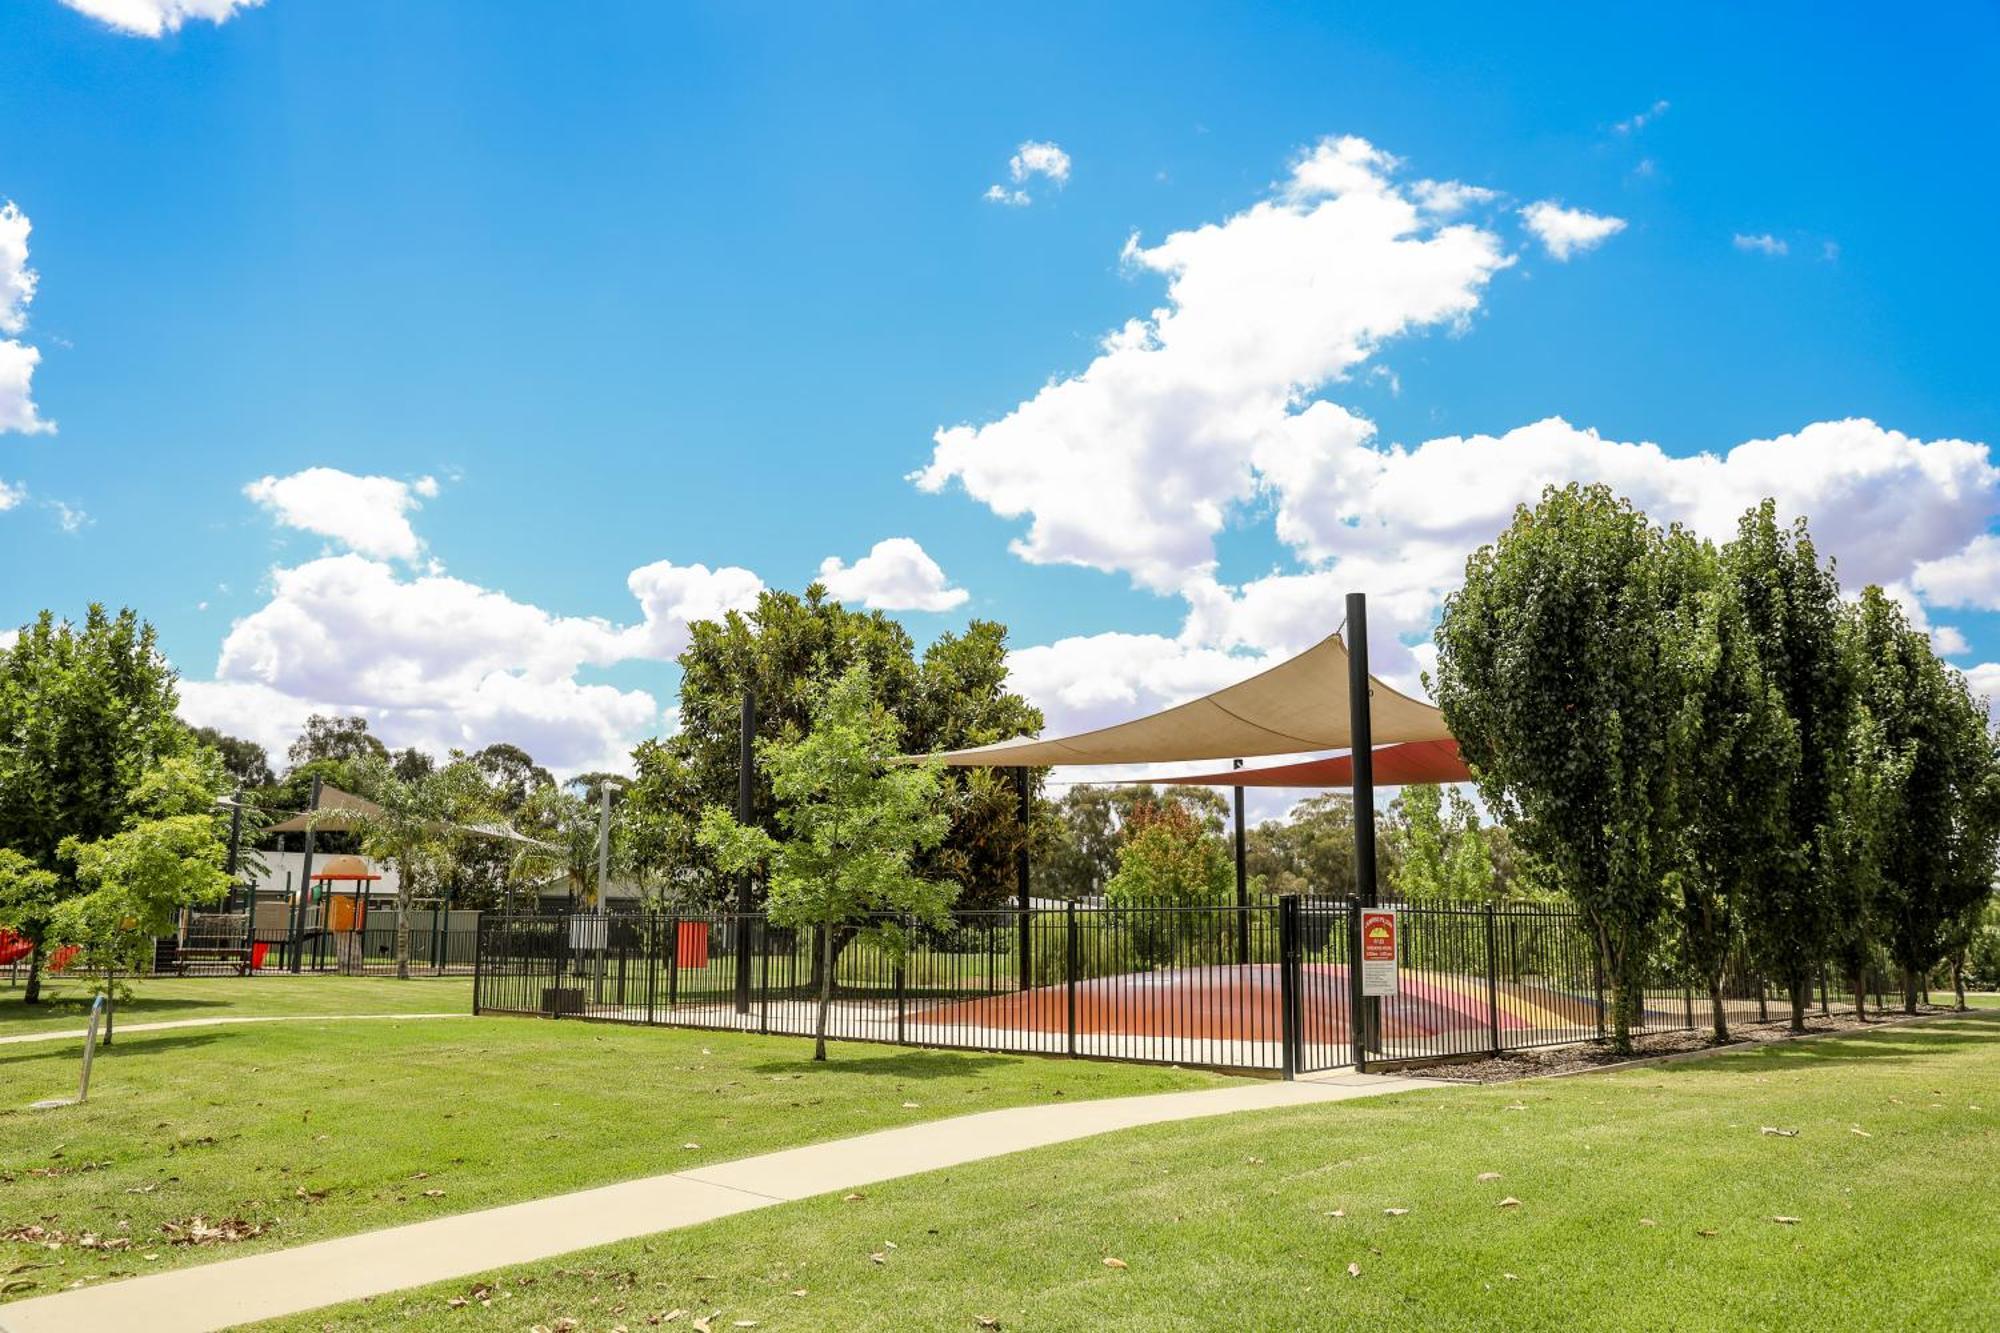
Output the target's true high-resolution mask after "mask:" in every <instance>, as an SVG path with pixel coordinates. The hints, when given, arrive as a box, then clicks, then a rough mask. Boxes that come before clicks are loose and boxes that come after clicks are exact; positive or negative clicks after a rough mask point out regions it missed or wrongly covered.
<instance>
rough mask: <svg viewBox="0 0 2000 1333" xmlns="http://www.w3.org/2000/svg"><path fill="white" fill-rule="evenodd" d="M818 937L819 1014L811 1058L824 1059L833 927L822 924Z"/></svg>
mask: <svg viewBox="0 0 2000 1333" xmlns="http://www.w3.org/2000/svg"><path fill="white" fill-rule="evenodd" d="M819 938H820V946H819V947H820V959H819V961H820V971H819V1016H818V1018H817V1019H816V1020H815V1021H814V1023H813V1059H815V1060H824V1059H826V1016H827V1013H828V1011H829V1010H831V1009H832V1008H833V927H832V926H822V927H821V928H820V932H819Z"/></svg>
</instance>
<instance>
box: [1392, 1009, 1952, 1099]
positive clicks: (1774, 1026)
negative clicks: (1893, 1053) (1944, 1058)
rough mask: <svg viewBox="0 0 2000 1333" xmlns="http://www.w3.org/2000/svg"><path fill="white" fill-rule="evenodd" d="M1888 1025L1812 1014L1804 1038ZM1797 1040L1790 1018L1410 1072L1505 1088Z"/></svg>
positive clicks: (1582, 1044) (1516, 1053) (1840, 1014)
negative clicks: (1616, 1046)
mask: <svg viewBox="0 0 2000 1333" xmlns="http://www.w3.org/2000/svg"><path fill="white" fill-rule="evenodd" d="M1957 1012H1959V1011H1958V1010H1957V1009H1955V1008H1953V1007H1951V1006H1949V1005H1940V1004H1926V1005H1919V1006H1918V1007H1917V1013H1918V1015H1919V1016H1925V1015H1931V1014H1953V1013H1957ZM1889 1017H1890V1018H1902V1017H1906V1015H1904V1014H1903V1013H1902V1011H1901V1010H1900V1009H1897V1010H1895V1011H1893V1012H1892V1013H1891V1014H1890V1015H1889ZM1884 1021H1885V1020H1883V1019H1877V1018H1872V1017H1871V1018H1870V1019H1869V1020H1868V1021H1867V1022H1862V1021H1861V1020H1859V1019H1857V1018H1855V1016H1854V1011H1853V1010H1851V1009H1850V1010H1847V1011H1846V1012H1839V1011H1836V1012H1835V1013H1833V1014H1832V1015H1826V1014H1820V1013H1809V1014H1807V1015H1806V1031H1805V1035H1806V1036H1808V1037H1823V1036H1830V1035H1832V1034H1834V1033H1840V1032H1872V1031H1874V1030H1875V1029H1876V1028H1879V1027H1881V1026H1883V1023H1884ZM1793 1035H1794V1034H1793V1032H1792V1025H1791V1018H1790V1016H1789V1015H1787V1016H1786V1017H1783V1018H1778V1019H1774V1020H1773V1021H1772V1022H1769V1023H1739V1024H1735V1025H1732V1026H1731V1027H1730V1029H1729V1041H1727V1042H1725V1043H1718V1042H1717V1041H1716V1040H1715V1038H1714V1036H1713V1035H1712V1034H1711V1033H1710V1032H1709V1031H1708V1030H1707V1029H1703V1030H1701V1031H1698V1032H1657V1033H1648V1034H1646V1035H1643V1036H1638V1037H1634V1038H1633V1039H1632V1053H1631V1054H1630V1055H1619V1054H1618V1053H1617V1052H1616V1051H1613V1050H1612V1049H1611V1043H1610V1042H1608V1041H1602V1042H1599V1041H1588V1042H1580V1043H1578V1044H1576V1045H1573V1046H1545V1047H1540V1048H1538V1049H1535V1050H1529V1051H1509V1052H1507V1053H1506V1054H1504V1055H1500V1056H1489V1057H1486V1058H1484V1059H1479V1060H1463V1061H1455V1062H1451V1063H1446V1064H1436V1065H1428V1066H1424V1067H1421V1068H1411V1069H1409V1070H1408V1071H1407V1072H1409V1073H1412V1074H1421V1075H1422V1076H1423V1077H1425V1078H1436V1079H1445V1080H1448V1081H1450V1082H1453V1083H1507V1082H1511V1081H1513V1080H1515V1079H1522V1078H1542V1077H1546V1076H1548V1075H1550V1074H1572V1073H1577V1072H1580V1071H1582V1070H1585V1069H1604V1068H1609V1067H1611V1066H1614V1065H1623V1064H1630V1063H1632V1062H1633V1061H1635V1060H1647V1059H1652V1058H1654V1057H1656V1056H1661V1055H1679V1054H1682V1053H1683V1052H1687V1051H1704V1050H1710V1049H1713V1048H1714V1047H1716V1046H1717V1045H1718V1044H1720V1045H1729V1046H1733V1045H1737V1044H1739V1043H1743V1042H1766V1041H1785V1040H1788V1039H1790V1038H1791V1037H1792V1036H1793Z"/></svg>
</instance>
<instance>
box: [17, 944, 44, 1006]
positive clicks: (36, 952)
mask: <svg viewBox="0 0 2000 1333" xmlns="http://www.w3.org/2000/svg"><path fill="white" fill-rule="evenodd" d="M41 1002H42V942H41V941H40V940H30V941H28V989H27V990H25V991H23V992H22V993H21V1003H22V1004H40V1003H41Z"/></svg>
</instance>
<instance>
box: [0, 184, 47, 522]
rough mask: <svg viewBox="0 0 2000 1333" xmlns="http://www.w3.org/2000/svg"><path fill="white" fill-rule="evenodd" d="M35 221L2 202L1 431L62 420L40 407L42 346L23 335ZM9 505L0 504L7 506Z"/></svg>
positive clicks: (30, 295) (30, 431)
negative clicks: (38, 378)
mask: <svg viewBox="0 0 2000 1333" xmlns="http://www.w3.org/2000/svg"><path fill="white" fill-rule="evenodd" d="M33 230H34V224H33V223H31V222H30V221H29V220H28V215H27V214H26V213H23V212H22V211H21V210H20V209H19V208H18V207H17V206H16V205H14V204H13V203H12V202H11V201H10V202H8V203H5V204H0V334H6V335H8V336H6V337H4V338H0V435H4V434H6V433H7V432H9V431H13V432H15V433H18V434H22V435H44V434H53V433H54V431H55V428H56V424H55V422H53V421H44V420H43V419H42V418H41V416H40V414H39V413H38V412H37V411H36V409H35V399H34V378H35V367H36V366H37V365H39V364H41V360H42V353H41V349H40V348H36V347H30V346H29V345H28V344H26V343H24V342H22V341H20V339H19V337H18V336H16V335H19V334H21V333H23V332H24V331H26V329H27V327H28V306H29V305H30V304H31V303H32V302H33V301H34V299H35V284H36V282H37V281H38V278H37V275H36V273H35V270H33V269H32V268H29V267H28V235H29V233H30V232H32V231H33ZM4 507H5V506H0V508H4Z"/></svg>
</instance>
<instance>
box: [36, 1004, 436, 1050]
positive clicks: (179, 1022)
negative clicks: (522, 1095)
mask: <svg viewBox="0 0 2000 1333" xmlns="http://www.w3.org/2000/svg"><path fill="white" fill-rule="evenodd" d="M470 1017H472V1015H471V1014H468V1013H466V1012H465V1011H464V1010H462V1009H461V1010H460V1011H459V1012H457V1013H455V1014H272V1015H270V1016H268V1017H264V1018H254V1017H243V1018H166V1019H161V1020H160V1021H159V1022H157V1023H119V1024H118V1025H116V1026H115V1027H114V1028H113V1029H112V1033H113V1035H114V1036H116V1035H117V1034H118V1033H121V1032H165V1031H167V1030H168V1029H170V1028H219V1027H230V1026H232V1025H234V1024H237V1023H353V1022H359V1021H363V1020H371V1019H384V1018H470ZM89 1034H90V1029H89V1028H66V1029H64V1030H63V1031H61V1032H22V1033H19V1034H17V1035H15V1036H11V1037H0V1046H13V1045H16V1044H17V1043H20V1042H26V1041H82V1040H83V1039H84V1038H85V1037H86V1036H88V1035H89Z"/></svg>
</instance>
